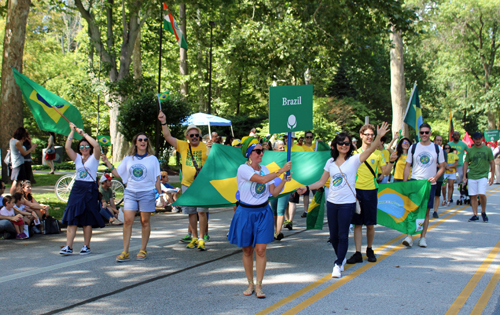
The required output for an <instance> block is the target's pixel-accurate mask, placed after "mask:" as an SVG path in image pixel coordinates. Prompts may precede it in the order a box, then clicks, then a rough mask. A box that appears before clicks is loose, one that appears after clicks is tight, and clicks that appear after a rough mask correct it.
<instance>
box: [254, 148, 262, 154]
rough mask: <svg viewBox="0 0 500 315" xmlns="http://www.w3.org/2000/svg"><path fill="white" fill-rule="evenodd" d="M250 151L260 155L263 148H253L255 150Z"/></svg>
mask: <svg viewBox="0 0 500 315" xmlns="http://www.w3.org/2000/svg"><path fill="white" fill-rule="evenodd" d="M252 152H255V153H257V154H258V155H261V154H262V153H264V150H262V149H255V150H252Z"/></svg>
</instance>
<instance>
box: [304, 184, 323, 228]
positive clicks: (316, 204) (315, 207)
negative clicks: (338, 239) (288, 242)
mask: <svg viewBox="0 0 500 315" xmlns="http://www.w3.org/2000/svg"><path fill="white" fill-rule="evenodd" d="M324 218H325V191H324V190H323V191H319V190H318V191H317V192H316V193H315V194H314V198H313V200H312V201H311V203H310V204H309V208H308V209H307V218H306V220H307V223H306V227H307V229H308V230H322V229H323V221H324Z"/></svg>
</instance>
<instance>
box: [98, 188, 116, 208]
mask: <svg viewBox="0 0 500 315" xmlns="http://www.w3.org/2000/svg"><path fill="white" fill-rule="evenodd" d="M99 192H100V193H101V194H102V200H104V201H106V202H107V203H108V204H109V200H110V199H114V198H115V192H114V191H113V189H111V188H108V190H104V189H103V188H102V186H99Z"/></svg>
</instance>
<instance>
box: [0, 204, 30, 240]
mask: <svg viewBox="0 0 500 315" xmlns="http://www.w3.org/2000/svg"><path fill="white" fill-rule="evenodd" d="M2 203H3V207H2V208H1V209H0V215H1V216H2V217H9V218H12V219H9V220H10V221H11V222H12V223H11V224H12V225H13V226H14V229H15V232H16V239H18V240H23V239H25V238H28V236H27V235H26V234H25V233H24V221H23V216H22V215H20V214H18V215H16V214H15V212H14V198H12V196H5V197H4V198H3V200H2Z"/></svg>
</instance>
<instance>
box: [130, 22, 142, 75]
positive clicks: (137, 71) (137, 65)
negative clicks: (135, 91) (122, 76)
mask: <svg viewBox="0 0 500 315" xmlns="http://www.w3.org/2000/svg"><path fill="white" fill-rule="evenodd" d="M132 58H133V59H132V67H133V72H134V78H135V79H139V78H141V77H142V60H141V32H140V30H139V34H137V39H136V40H135V44H134V52H133V53H132Z"/></svg>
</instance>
